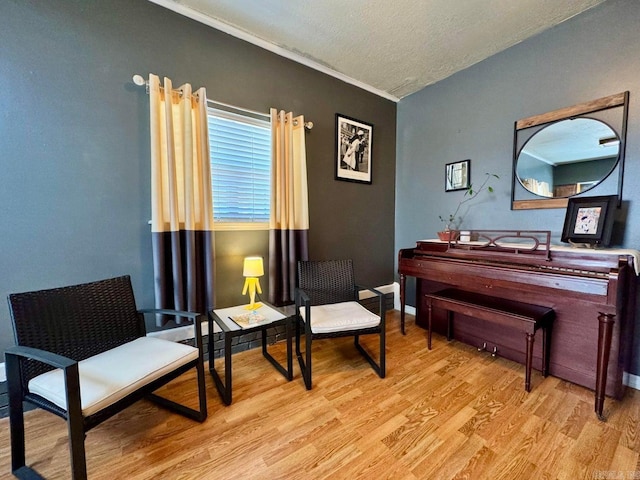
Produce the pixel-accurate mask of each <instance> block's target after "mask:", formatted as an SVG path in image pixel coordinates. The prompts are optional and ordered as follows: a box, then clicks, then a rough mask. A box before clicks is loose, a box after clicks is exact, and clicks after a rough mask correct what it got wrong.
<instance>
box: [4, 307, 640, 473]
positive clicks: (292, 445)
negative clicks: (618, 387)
mask: <svg viewBox="0 0 640 480" xmlns="http://www.w3.org/2000/svg"><path fill="white" fill-rule="evenodd" d="M398 317H399V315H398V312H395V311H393V312H389V314H388V327H387V378H385V379H380V378H379V377H378V376H377V375H376V374H375V372H374V371H373V370H372V369H371V368H370V366H369V365H368V364H367V363H366V361H365V360H364V359H363V358H362V357H361V356H360V355H359V354H358V353H357V351H355V349H354V348H353V341H352V340H351V339H329V340H323V341H319V342H314V345H313V352H312V353H313V361H314V362H313V389H312V390H311V391H307V390H306V389H305V387H304V383H303V382H302V378H301V376H300V371H299V369H298V368H297V365H296V366H295V367H294V375H295V377H294V380H293V381H292V382H287V381H286V380H285V379H284V378H283V377H282V375H280V374H279V373H278V372H277V371H276V370H275V369H273V367H272V366H271V365H270V364H269V363H268V362H267V361H266V360H265V359H264V358H262V355H261V353H260V350H259V349H258V350H251V351H247V352H241V353H238V354H235V355H234V358H233V403H232V404H231V405H230V406H225V405H224V404H223V403H222V402H221V400H220V398H219V396H218V394H217V392H216V390H215V387H214V386H213V382H212V380H211V378H210V376H208V375H207V398H208V410H209V418H208V420H207V421H206V422H205V423H204V424H199V423H197V422H193V421H191V420H188V419H186V418H183V417H181V416H179V415H176V414H173V413H170V412H167V411H164V410H162V409H160V408H159V407H157V406H156V405H154V404H152V403H150V402H147V401H140V402H138V403H137V404H135V405H133V406H132V407H130V408H128V409H127V410H125V411H124V412H121V413H120V414H118V415H116V416H115V417H113V418H112V419H110V420H108V421H106V422H105V423H103V424H102V425H99V426H98V427H96V428H95V429H93V430H91V431H90V432H89V433H88V434H87V439H86V449H87V457H88V461H87V465H88V471H89V478H90V479H91V480H116V479H127V480H130V479H132V480H151V479H153V480H156V479H170V480H175V479H198V480H201V479H202V480H208V479H216V480H220V479H222V480H227V479H242V480H245V479H269V480H271V479H283V480H284V479H287V480H288V479H293V478H296V479H297V478H301V479H307V478H309V479H315V478H336V479H343V478H349V479H367V480H368V479H372V478H375V479H393V480H396V479H397V480H419V479H438V480H448V479H480V480H482V479H489V478H490V479H492V480H493V479H509V480H511V479H515V478H517V479H524V480H526V479H536V480H537V479H549V480H556V479H570V480H575V479H580V478H585V479H586V478H589V479H594V478H603V479H604V478H624V479H625V480H627V479H631V478H634V479H639V478H640V465H639V462H640V392H638V391H635V390H630V389H627V393H626V395H625V397H624V399H623V400H622V401H616V400H614V399H611V398H607V399H606V401H605V413H606V415H607V416H608V419H607V422H600V421H599V420H598V419H597V418H596V416H595V414H594V412H593V391H591V390H589V389H586V388H583V387H580V386H577V385H573V384H570V383H568V382H565V381H563V380H560V379H558V378H554V377H547V378H542V376H541V375H540V373H539V372H535V371H534V372H533V375H532V390H531V392H529V393H527V392H525V391H524V367H523V366H522V365H519V364H517V363H514V362H510V361H508V360H505V359H503V358H500V357H497V358H493V357H491V355H489V354H488V353H487V352H478V351H477V349H476V348H474V347H472V346H468V345H464V344H461V343H459V342H456V341H452V342H447V340H446V339H445V338H444V337H442V336H438V335H434V338H433V349H432V350H429V349H427V345H426V335H425V332H424V330H422V329H421V328H419V327H417V326H415V324H414V323H413V321H412V317H409V319H410V320H409V322H408V325H407V335H406V336H403V335H401V334H400V332H399V327H398ZM376 342H377V341H376V339H375V338H363V343H364V345H365V346H366V347H367V348H368V349H370V350H371V351H372V352H375V349H376V345H377V343H376ZM269 349H270V352H272V353H273V355H274V356H276V357H277V358H279V359H281V360H282V359H284V353H285V345H284V344H283V343H278V344H276V345H272V346H270V347H269ZM217 367H218V368H222V362H217ZM193 384H194V376H193V374H185V375H183V376H182V377H180V378H179V379H177V380H176V381H174V382H173V383H172V384H171V385H169V386H167V387H166V388H164V389H163V392H164V394H165V395H166V396H168V397H171V398H174V399H177V400H181V401H186V402H191V403H192V404H193V403H194V402H195V401H196V396H195V390H194V388H193ZM25 417H26V438H27V463H28V464H30V465H32V466H34V467H35V468H36V469H38V470H39V471H40V472H41V473H42V474H43V475H44V476H45V477H46V478H49V479H67V478H69V477H70V472H69V459H68V441H67V430H66V425H65V423H64V422H63V421H62V420H61V419H59V418H58V417H55V416H53V415H50V414H48V413H46V412H43V411H40V410H36V411H31V412H27V414H26V416H25ZM9 465H10V449H9V428H8V419H1V420H0V478H9V468H10V467H9ZM612 475H615V476H612Z"/></svg>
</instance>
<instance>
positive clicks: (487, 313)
mask: <svg viewBox="0 0 640 480" xmlns="http://www.w3.org/2000/svg"><path fill="white" fill-rule="evenodd" d="M425 297H426V301H427V310H428V322H429V325H428V335H429V337H428V347H429V350H431V317H432V310H433V308H442V309H444V310H446V311H447V340H451V338H452V328H453V312H456V313H460V314H462V315H467V316H469V317H474V318H477V319H480V320H484V321H487V322H492V323H494V324H497V325H501V326H504V327H506V328H509V329H514V330H516V331H519V332H522V333H524V334H525V338H526V357H525V382H524V388H525V390H526V391H527V392H529V391H531V364H532V359H533V341H534V337H535V333H536V331H537V330H538V329H542V375H543V376H544V377H546V376H547V374H548V371H549V335H550V333H551V332H550V330H551V326H552V323H553V318H554V315H555V312H554V311H553V309H552V308H550V307H545V306H541V305H532V304H529V303H523V302H518V301H514V300H507V299H504V298H499V297H493V296H489V295H482V294H479V293H473V292H467V291H464V290H458V289H456V288H447V289H444V290H440V291H437V292H434V293H428V294H426V295H425Z"/></svg>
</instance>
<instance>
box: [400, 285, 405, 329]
mask: <svg viewBox="0 0 640 480" xmlns="http://www.w3.org/2000/svg"><path fill="white" fill-rule="evenodd" d="M406 286H407V276H406V275H404V274H403V273H401V274H400V331H401V332H402V334H403V335H406V333H405V331H404V300H405V296H404V295H405V289H406Z"/></svg>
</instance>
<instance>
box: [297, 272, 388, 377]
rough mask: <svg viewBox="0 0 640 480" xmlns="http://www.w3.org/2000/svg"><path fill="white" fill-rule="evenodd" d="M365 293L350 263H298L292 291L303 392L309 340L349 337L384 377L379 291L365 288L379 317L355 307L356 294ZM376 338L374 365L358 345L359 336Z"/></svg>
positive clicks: (308, 365)
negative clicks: (373, 298)
mask: <svg viewBox="0 0 640 480" xmlns="http://www.w3.org/2000/svg"><path fill="white" fill-rule="evenodd" d="M363 289H365V288H364V287H361V286H358V285H356V284H355V282H354V274H353V262H352V261H351V260H325V261H301V262H298V288H296V291H295V300H296V312H297V313H298V321H297V322H296V356H297V357H298V362H299V363H300V370H301V371H302V377H303V379H304V383H305V386H306V387H307V390H311V386H312V382H311V344H312V341H313V340H316V339H323V338H335V337H345V336H353V337H354V344H355V347H356V348H357V349H358V351H359V352H360V353H361V354H362V355H363V356H364V358H365V359H366V360H367V361H368V362H369V364H371V366H372V367H373V369H374V370H375V372H376V373H377V374H378V376H379V377H380V378H384V377H385V372H386V368H385V303H384V296H383V295H382V293H380V292H379V291H377V290H375V289H372V288H366V290H369V291H371V292H373V293H374V294H375V295H377V296H378V298H379V302H380V310H379V312H380V314H379V315H376V314H374V313H373V312H371V311H369V310H367V309H366V308H365V307H363V306H362V305H361V304H360V303H358V295H359V291H360V290H363ZM301 325H303V326H304V335H305V351H304V358H303V352H302V351H301V348H300V344H301V338H300V337H301V330H302V328H301ZM367 334H376V335H378V336H379V337H380V353H379V356H378V363H376V361H375V360H374V359H373V357H372V356H371V355H370V354H369V353H368V352H367V351H366V350H365V349H364V348H363V347H362V345H360V342H359V338H360V335H367Z"/></svg>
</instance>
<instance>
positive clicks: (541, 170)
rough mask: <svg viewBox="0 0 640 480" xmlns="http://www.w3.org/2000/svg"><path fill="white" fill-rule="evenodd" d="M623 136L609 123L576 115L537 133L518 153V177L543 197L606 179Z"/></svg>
mask: <svg viewBox="0 0 640 480" xmlns="http://www.w3.org/2000/svg"><path fill="white" fill-rule="evenodd" d="M619 152H620V139H619V137H618V135H617V134H616V132H615V131H614V130H613V129H612V128H611V127H610V126H609V125H607V124H606V123H604V122H602V121H600V120H595V119H592V118H574V119H569V120H562V121H559V122H556V123H552V124H550V125H548V126H546V127H544V128H543V129H541V130H539V131H538V132H536V133H535V134H534V135H533V136H532V137H531V138H530V139H529V140H528V141H527V143H525V144H524V146H523V147H522V149H521V150H520V153H519V154H518V158H517V163H516V176H517V178H518V181H519V182H520V183H521V184H522V186H523V187H524V188H525V189H527V190H528V191H530V192H531V193H534V194H536V195H539V196H541V197H547V198H563V197H569V196H571V195H575V194H578V193H582V192H584V191H586V190H589V189H591V188H593V187H595V186H596V185H598V184H599V183H600V182H602V181H603V180H604V179H605V178H606V177H607V176H608V175H609V174H610V173H611V172H612V171H613V169H614V168H615V166H616V164H617V162H618V157H619Z"/></svg>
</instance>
